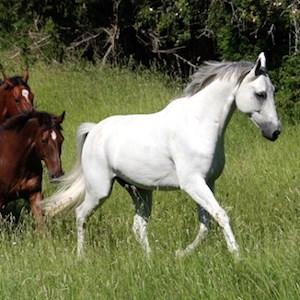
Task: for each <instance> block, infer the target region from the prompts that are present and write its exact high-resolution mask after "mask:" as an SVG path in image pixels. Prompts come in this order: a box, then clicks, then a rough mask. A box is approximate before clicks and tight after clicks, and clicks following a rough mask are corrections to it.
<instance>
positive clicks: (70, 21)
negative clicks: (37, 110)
mask: <svg viewBox="0 0 300 300" xmlns="http://www.w3.org/2000/svg"><path fill="white" fill-rule="evenodd" d="M299 9H300V1H299V0H292V1H287V0H263V1H254V0H232V1H227V0H157V1H146V0H114V1H109V0H64V1H61V0H45V1H40V0H2V1H1V2H0V48H1V50H5V51H6V50H9V51H11V53H12V54H11V57H12V58H13V57H16V56H21V57H22V58H23V59H24V63H25V64H26V66H27V67H29V68H30V66H31V65H32V64H34V63H35V62H37V61H40V60H43V61H45V62H49V63H53V62H56V63H63V62H65V61H74V62H76V63H77V62H78V63H79V62H82V61H90V62H92V63H100V64H103V65H104V64H126V65H130V66H132V67H134V66H136V65H140V64H142V65H144V66H146V67H150V66H153V65H155V66H156V68H158V69H159V70H161V71H164V72H168V73H169V74H171V75H176V76H177V75H179V76H181V77H182V78H184V79H185V78H187V77H188V76H189V75H190V74H191V73H192V72H194V70H195V68H197V66H199V65H200V64H201V63H202V62H203V61H204V60H222V59H225V60H241V59H243V60H255V58H256V57H257V55H258V54H259V53H260V52H261V51H264V52H265V53H266V55H267V59H268V69H269V70H271V73H270V74H271V77H272V79H273V82H274V83H275V86H276V88H277V104H278V107H279V111H280V113H281V114H282V115H284V117H286V119H287V120H289V121H290V122H293V123H296V122H298V120H299V118H300V105H299V95H298V94H299V90H300V89H299V87H300V86H299V85H300V83H299V82H300V75H299V72H298V70H299V67H298V66H299V62H300V55H299V47H300V45H299V41H300V10H299ZM0 62H1V63H2V64H3V65H5V64H4V63H3V61H2V60H1V58H0Z"/></svg>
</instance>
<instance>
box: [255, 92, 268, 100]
mask: <svg viewBox="0 0 300 300" xmlns="http://www.w3.org/2000/svg"><path fill="white" fill-rule="evenodd" d="M256 97H257V98H259V99H261V100H265V99H267V93H266V92H259V93H256Z"/></svg>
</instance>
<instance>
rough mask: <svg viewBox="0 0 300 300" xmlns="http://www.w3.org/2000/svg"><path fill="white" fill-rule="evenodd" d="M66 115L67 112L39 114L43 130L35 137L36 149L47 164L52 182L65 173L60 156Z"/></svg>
mask: <svg viewBox="0 0 300 300" xmlns="http://www.w3.org/2000/svg"><path fill="white" fill-rule="evenodd" d="M49 116H50V117H49ZM64 116H65V112H63V113H62V114H61V115H60V116H54V115H51V114H47V113H44V114H41V115H39V123H40V125H41V126H42V130H41V131H40V133H39V134H38V135H37V136H36V138H35V151H36V154H37V156H38V157H39V158H40V159H41V160H43V161H44V162H45V164H46V167H47V169H48V176H49V180H50V182H55V181H56V179H57V178H58V177H60V176H62V175H63V171H62V164H61V158H60V156H61V149H62V143H63V141H64V137H63V135H62V132H61V131H62V128H61V123H62V122H63V120H64Z"/></svg>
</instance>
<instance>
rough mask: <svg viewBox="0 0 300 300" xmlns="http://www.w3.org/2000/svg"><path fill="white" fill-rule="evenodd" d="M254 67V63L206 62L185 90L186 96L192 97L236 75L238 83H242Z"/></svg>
mask: <svg viewBox="0 0 300 300" xmlns="http://www.w3.org/2000/svg"><path fill="white" fill-rule="evenodd" d="M253 66H254V64H253V63H251V62H247V61H239V62H214V61H213V62H206V63H204V64H203V65H202V66H200V68H199V70H198V71H197V72H196V73H194V75H192V77H191V78H192V81H191V83H190V84H189V85H188V86H187V87H186V89H185V90H184V94H185V96H187V97H191V96H193V95H195V94H196V93H198V92H199V91H200V90H202V89H203V88H205V87H206V86H207V85H209V84H210V83H211V82H212V81H214V80H216V79H218V78H230V77H231V76H233V75H235V76H237V82H241V81H242V80H243V79H244V78H245V76H246V75H247V74H248V73H249V72H250V70H251V69H252V68H253Z"/></svg>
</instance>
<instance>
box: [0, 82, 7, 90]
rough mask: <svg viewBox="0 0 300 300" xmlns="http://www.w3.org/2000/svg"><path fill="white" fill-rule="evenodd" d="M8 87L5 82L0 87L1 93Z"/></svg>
mask: <svg viewBox="0 0 300 300" xmlns="http://www.w3.org/2000/svg"><path fill="white" fill-rule="evenodd" d="M6 87H7V84H6V83H5V82H3V83H2V84H1V85H0V92H1V91H4V90H5V89H6Z"/></svg>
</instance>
